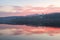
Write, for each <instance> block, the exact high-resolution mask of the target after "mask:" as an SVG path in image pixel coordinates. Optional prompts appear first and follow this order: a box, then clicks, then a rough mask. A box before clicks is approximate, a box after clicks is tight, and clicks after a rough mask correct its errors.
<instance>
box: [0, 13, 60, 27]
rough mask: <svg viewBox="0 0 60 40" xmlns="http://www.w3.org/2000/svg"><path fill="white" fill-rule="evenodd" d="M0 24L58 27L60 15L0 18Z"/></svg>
mask: <svg viewBox="0 0 60 40" xmlns="http://www.w3.org/2000/svg"><path fill="white" fill-rule="evenodd" d="M0 23H1V24H18V25H37V26H56V27H57V26H58V27H60V13H48V14H44V15H35V16H34V15H31V16H30V15H29V16H13V17H0Z"/></svg>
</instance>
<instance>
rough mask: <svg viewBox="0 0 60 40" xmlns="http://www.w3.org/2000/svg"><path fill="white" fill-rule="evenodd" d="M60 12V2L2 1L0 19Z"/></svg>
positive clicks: (32, 0) (41, 0) (0, 0)
mask: <svg viewBox="0 0 60 40" xmlns="http://www.w3.org/2000/svg"><path fill="white" fill-rule="evenodd" d="M4 12H5V13H4ZM42 12H43V13H45V14H46V13H50V12H60V0H0V17H5V16H25V15H33V14H42Z"/></svg>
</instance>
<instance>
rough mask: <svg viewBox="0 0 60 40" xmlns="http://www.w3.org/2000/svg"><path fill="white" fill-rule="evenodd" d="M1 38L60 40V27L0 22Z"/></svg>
mask: <svg viewBox="0 0 60 40" xmlns="http://www.w3.org/2000/svg"><path fill="white" fill-rule="evenodd" d="M0 40H60V28H57V27H56V28H55V27H49V26H48V27H46V26H27V25H8V24H0Z"/></svg>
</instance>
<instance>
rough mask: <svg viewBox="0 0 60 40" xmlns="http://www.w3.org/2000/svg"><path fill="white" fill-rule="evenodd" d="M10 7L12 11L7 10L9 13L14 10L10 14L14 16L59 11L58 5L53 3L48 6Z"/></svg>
mask: <svg viewBox="0 0 60 40" xmlns="http://www.w3.org/2000/svg"><path fill="white" fill-rule="evenodd" d="M12 7H13V8H12V9H11V10H12V11H11V10H9V12H10V13H13V12H14V13H15V14H12V15H16V16H26V15H32V14H42V13H44V14H46V13H52V12H60V7H55V6H54V5H49V6H48V7H32V6H28V7H21V6H12ZM2 8H3V7H2ZM10 8H11V7H10ZM5 9H6V8H5ZM1 10H2V9H1ZM2 11H3V12H5V11H7V10H5V11H4V10H2ZM9 12H8V13H9Z"/></svg>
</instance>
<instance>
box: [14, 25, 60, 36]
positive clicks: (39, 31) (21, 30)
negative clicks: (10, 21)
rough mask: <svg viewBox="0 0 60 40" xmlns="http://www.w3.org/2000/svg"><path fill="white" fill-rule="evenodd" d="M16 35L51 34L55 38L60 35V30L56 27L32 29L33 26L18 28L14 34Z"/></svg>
mask: <svg viewBox="0 0 60 40" xmlns="http://www.w3.org/2000/svg"><path fill="white" fill-rule="evenodd" d="M14 33H15V35H16V34H26V35H30V34H49V35H50V36H53V35H55V34H60V28H54V27H45V26H44V27H43V26H39V27H32V26H26V25H24V26H21V27H19V26H18V27H17V28H16V31H15V32H14Z"/></svg>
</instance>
